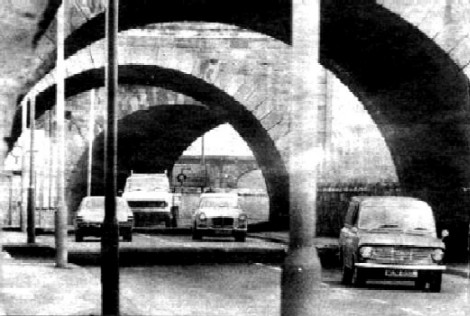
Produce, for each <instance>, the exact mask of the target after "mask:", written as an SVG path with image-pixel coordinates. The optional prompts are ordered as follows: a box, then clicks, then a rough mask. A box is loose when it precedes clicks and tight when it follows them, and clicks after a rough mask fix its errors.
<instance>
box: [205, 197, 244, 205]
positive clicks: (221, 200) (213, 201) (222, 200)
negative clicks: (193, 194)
mask: <svg viewBox="0 0 470 316" xmlns="http://www.w3.org/2000/svg"><path fill="white" fill-rule="evenodd" d="M237 202H238V201H237V199H232V198H226V197H217V198H216V197H211V198H203V199H202V200H201V204H200V205H199V207H201V208H202V207H233V208H236V207H237V205H238V203H237Z"/></svg>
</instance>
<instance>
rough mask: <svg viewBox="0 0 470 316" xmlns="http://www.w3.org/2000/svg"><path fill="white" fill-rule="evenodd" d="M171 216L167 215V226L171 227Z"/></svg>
mask: <svg viewBox="0 0 470 316" xmlns="http://www.w3.org/2000/svg"><path fill="white" fill-rule="evenodd" d="M171 226H172V225H171V218H170V217H165V227H166V228H169V227H171Z"/></svg>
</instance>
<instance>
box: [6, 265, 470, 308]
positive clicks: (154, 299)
mask: <svg viewBox="0 0 470 316" xmlns="http://www.w3.org/2000/svg"><path fill="white" fill-rule="evenodd" d="M280 279H281V269H280V267H278V266H271V265H265V264H256V263H254V264H223V265H209V264H206V265H201V264H198V265H178V266H175V265H164V266H145V267H125V268H121V270H120V292H121V305H120V306H121V312H122V314H123V315H162V316H170V315H181V316H182V315H193V316H194V315H198V316H199V315H200V316H212V315H214V316H215V315H237V316H239V315H247V316H255V315H256V316H267V315H279V313H280V291H281V290H280ZM2 283H3V288H2V292H1V297H2V302H5V304H6V305H7V306H6V312H7V313H8V315H98V314H100V297H101V284H100V268H99V267H90V266H87V267H79V266H73V265H72V266H71V267H70V268H69V269H57V268H54V266H53V263H52V262H46V261H42V262H34V261H28V262H24V263H22V264H18V262H16V263H15V264H9V263H8V262H7V263H6V264H4V266H3V282H2ZM468 289H469V282H468V280H467V279H465V278H462V277H459V276H452V275H444V279H443V288H442V292H441V293H430V292H421V291H417V290H415V289H414V287H413V284H412V283H406V282H402V283H399V284H397V283H391V282H376V283H370V284H368V285H367V286H366V287H364V288H360V289H358V288H353V287H346V286H344V285H342V284H340V271H339V270H336V269H334V270H324V271H323V274H322V284H321V285H320V290H319V292H318V293H319V295H320V299H319V302H318V306H319V310H318V313H317V315H381V316H392V315H413V316H416V315H423V316H424V315H425V316H428V315H439V316H441V315H449V316H454V315H459V316H460V315H461V316H464V315H469V311H470V305H469V304H470V303H469V294H468Z"/></svg>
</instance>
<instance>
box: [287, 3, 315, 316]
mask: <svg viewBox="0 0 470 316" xmlns="http://www.w3.org/2000/svg"><path fill="white" fill-rule="evenodd" d="M319 17H320V7H319V1H316V0H294V1H293V47H292V56H291V58H292V60H291V65H292V67H291V71H292V72H291V80H292V81H291V85H292V100H291V107H290V114H291V126H292V127H291V131H290V134H289V137H290V150H289V177H290V178H289V185H290V188H289V189H290V207H289V211H290V213H289V218H290V245H289V250H288V254H287V258H286V260H285V262H284V265H283V270H282V284H281V285H282V289H281V315H283V316H304V315H305V316H307V315H318V314H320V313H319V311H320V309H321V307H320V304H321V299H320V285H321V266H320V261H319V259H318V255H317V251H316V248H315V245H314V237H315V225H316V211H315V201H316V189H317V188H316V187H317V184H316V178H317V165H318V162H319V161H320V155H321V150H319V149H318V148H319V147H318V143H317V103H318V102H317V91H318V80H317V77H318V76H319V75H320V71H321V69H320V66H319V64H318V56H319V54H318V49H319Z"/></svg>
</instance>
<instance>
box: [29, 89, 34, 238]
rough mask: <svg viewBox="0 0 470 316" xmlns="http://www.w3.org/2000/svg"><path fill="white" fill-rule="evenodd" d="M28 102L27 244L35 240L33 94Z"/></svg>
mask: <svg viewBox="0 0 470 316" xmlns="http://www.w3.org/2000/svg"><path fill="white" fill-rule="evenodd" d="M28 103H29V128H30V139H29V141H30V153H29V155H30V156H29V186H28V208H27V210H28V221H27V241H28V244H34V243H35V242H36V228H35V227H34V226H35V218H34V209H35V190H34V173H35V170H34V147H35V144H34V134H35V129H36V123H35V122H36V121H35V116H36V96H35V95H33V96H32V97H30V98H29V100H28Z"/></svg>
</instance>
